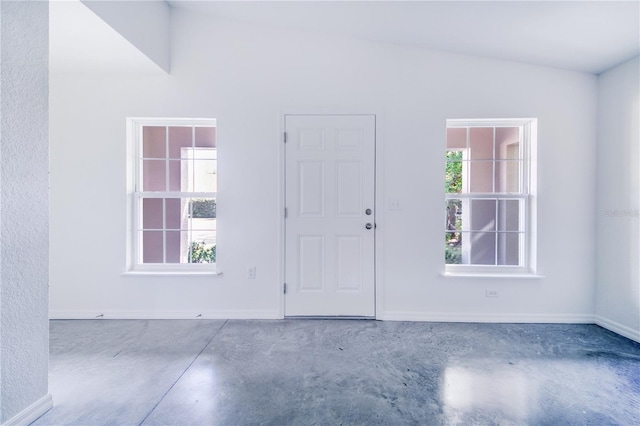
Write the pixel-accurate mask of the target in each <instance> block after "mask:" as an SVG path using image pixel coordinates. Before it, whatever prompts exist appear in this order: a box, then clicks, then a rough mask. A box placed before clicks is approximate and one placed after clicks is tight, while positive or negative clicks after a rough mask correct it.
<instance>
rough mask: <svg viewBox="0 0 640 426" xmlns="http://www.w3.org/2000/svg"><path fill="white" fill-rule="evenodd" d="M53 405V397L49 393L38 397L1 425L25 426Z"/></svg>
mask: <svg viewBox="0 0 640 426" xmlns="http://www.w3.org/2000/svg"><path fill="white" fill-rule="evenodd" d="M52 407H53V398H51V394H47V395H46V396H44V397H42V398H40V399H39V400H37V401H36V402H34V403H33V404H31V405H30V406H28V407H27V408H25V409H24V410H22V411H21V412H19V413H18V414H17V415H15V416H13V417H12V418H10V419H9V420H8V421H6V422H5V423H3V424H2V426H27V425H28V424H30V423H32V422H33V421H35V420H36V419H37V418H38V417H40V416H41V415H43V414H44V413H46V412H47V411H49V410H51V408H52Z"/></svg>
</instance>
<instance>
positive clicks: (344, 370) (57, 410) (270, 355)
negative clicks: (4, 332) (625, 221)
mask: <svg viewBox="0 0 640 426" xmlns="http://www.w3.org/2000/svg"><path fill="white" fill-rule="evenodd" d="M50 391H51V394H52V395H53V400H54V408H53V409H52V410H51V411H49V412H48V413H47V414H45V415H44V416H42V417H41V418H40V419H38V420H37V421H36V422H34V423H33V424H34V425H83V426H90V425H411V424H416V425H498V424H499V425H520V424H527V425H599V426H600V425H624V426H630V425H640V344H638V343H635V342H632V341H630V340H628V339H625V338H623V337H620V336H618V335H616V334H614V333H611V332H609V331H607V330H604V329H602V328H600V327H598V326H595V325H556V324H451V323H449V324H444V323H408V322H380V321H363V320H284V321H243V320H228V321H224V320H154V321H146V320H135V321H120V320H94V321H52V322H51V364H50Z"/></svg>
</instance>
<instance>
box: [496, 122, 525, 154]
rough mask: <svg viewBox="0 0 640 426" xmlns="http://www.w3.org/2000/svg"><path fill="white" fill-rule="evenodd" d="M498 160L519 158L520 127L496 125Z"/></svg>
mask: <svg viewBox="0 0 640 426" xmlns="http://www.w3.org/2000/svg"><path fill="white" fill-rule="evenodd" d="M495 158H496V159H497V160H519V159H521V158H522V155H521V153H520V128H519V127H496V152H495Z"/></svg>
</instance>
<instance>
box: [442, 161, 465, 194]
mask: <svg viewBox="0 0 640 426" xmlns="http://www.w3.org/2000/svg"><path fill="white" fill-rule="evenodd" d="M446 155H447V163H446V169H445V188H446V189H445V192H446V193H448V194H452V193H460V192H462V170H463V167H462V151H447V154H446Z"/></svg>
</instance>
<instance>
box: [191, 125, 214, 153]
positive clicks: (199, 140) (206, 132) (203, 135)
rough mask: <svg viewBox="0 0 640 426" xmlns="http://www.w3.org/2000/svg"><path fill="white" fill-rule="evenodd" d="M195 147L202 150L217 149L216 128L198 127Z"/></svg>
mask: <svg viewBox="0 0 640 426" xmlns="http://www.w3.org/2000/svg"><path fill="white" fill-rule="evenodd" d="M195 146H196V147H200V148H215V147H216V128H215V127H196V134H195Z"/></svg>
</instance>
